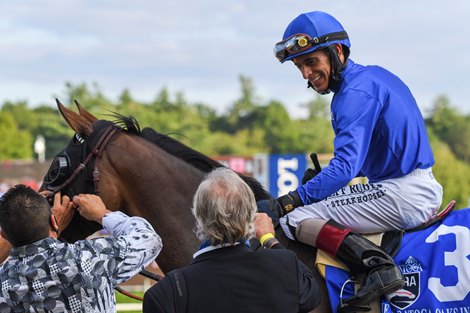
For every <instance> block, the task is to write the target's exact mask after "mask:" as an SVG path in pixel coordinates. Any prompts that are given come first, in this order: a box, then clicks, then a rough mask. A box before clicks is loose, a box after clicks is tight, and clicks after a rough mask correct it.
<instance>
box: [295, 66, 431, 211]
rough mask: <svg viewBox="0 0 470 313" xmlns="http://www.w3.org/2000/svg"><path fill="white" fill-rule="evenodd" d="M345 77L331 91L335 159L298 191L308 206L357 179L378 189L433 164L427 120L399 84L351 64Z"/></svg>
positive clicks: (381, 70)
mask: <svg viewBox="0 0 470 313" xmlns="http://www.w3.org/2000/svg"><path fill="white" fill-rule="evenodd" d="M342 77H343V79H342V80H341V82H340V83H339V84H338V86H336V90H332V91H333V92H334V96H333V100H332V103H331V122H332V126H333V130H334V132H335V134H336V137H335V140H334V157H333V159H332V160H331V161H330V163H329V165H328V166H326V167H325V168H324V169H323V170H322V171H321V172H320V173H319V174H318V175H317V176H315V177H314V178H313V179H311V180H310V181H308V182H307V183H306V184H304V185H302V186H300V187H298V188H297V192H298V193H299V195H300V198H301V200H302V201H303V203H304V204H309V203H314V202H318V201H321V200H323V199H325V198H326V197H328V196H330V195H331V194H333V193H335V192H337V191H338V190H339V189H340V188H342V187H344V186H346V185H347V184H348V183H349V182H350V181H351V180H352V179H353V178H354V177H358V176H360V177H363V176H365V177H367V178H368V179H369V182H371V183H374V182H378V181H381V180H384V179H388V178H397V177H401V176H404V175H407V174H409V173H411V172H412V171H413V170H415V169H417V168H422V169H425V168H429V167H431V166H432V165H433V164H434V157H433V153H432V150H431V145H430V143H429V139H428V135H427V132H426V126H425V124H424V119H423V116H422V114H421V112H420V110H419V108H418V105H417V103H416V100H415V99H414V97H413V95H412V94H411V91H410V90H409V89H408V87H407V86H406V85H405V84H404V83H403V82H402V81H401V80H400V78H398V77H397V76H395V75H394V74H392V73H390V72H389V71H387V70H385V69H384V68H381V67H379V66H363V65H360V64H356V63H354V62H353V61H352V60H348V63H347V65H346V68H345V69H344V71H343V73H342Z"/></svg>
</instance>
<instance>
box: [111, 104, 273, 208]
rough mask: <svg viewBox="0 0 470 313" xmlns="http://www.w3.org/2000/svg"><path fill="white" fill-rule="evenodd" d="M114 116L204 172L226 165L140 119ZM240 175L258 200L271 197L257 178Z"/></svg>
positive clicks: (124, 124) (118, 122) (120, 122)
mask: <svg viewBox="0 0 470 313" xmlns="http://www.w3.org/2000/svg"><path fill="white" fill-rule="evenodd" d="M113 116H114V117H115V118H116V120H115V121H114V122H115V123H116V124H117V125H119V126H121V127H123V129H125V130H126V131H127V132H130V133H133V134H135V135H137V136H139V137H142V138H143V139H145V140H147V141H149V142H152V143H153V144H155V145H157V146H158V147H160V148H161V149H163V150H164V151H166V152H168V153H170V154H171V155H173V156H175V157H177V158H179V159H181V160H183V161H185V162H186V163H188V164H191V165H192V166H194V167H196V168H197V169H199V170H200V171H202V172H204V173H209V172H210V171H212V170H213V169H215V168H217V167H224V165H223V164H221V163H219V162H217V161H216V160H214V159H211V158H209V157H208V156H206V155H204V154H202V153H201V152H199V151H196V150H194V149H192V148H190V147H188V146H186V145H185V144H183V143H181V142H179V141H177V140H175V139H173V138H171V137H170V136H168V135H165V134H162V133H159V132H157V131H155V130H154V129H152V128H150V127H145V128H144V129H141V128H140V125H139V123H138V121H137V120H136V119H135V118H134V117H132V116H123V115H121V114H118V113H114V114H113ZM238 175H240V177H241V178H242V179H243V180H244V181H245V182H246V183H247V184H248V186H250V188H251V189H252V190H253V193H254V194H255V198H256V200H257V201H258V200H262V199H269V198H271V196H270V194H269V193H268V192H267V191H266V190H265V189H264V188H263V186H262V185H261V184H260V183H259V182H258V181H257V180H256V179H254V178H252V177H248V176H245V175H242V174H238Z"/></svg>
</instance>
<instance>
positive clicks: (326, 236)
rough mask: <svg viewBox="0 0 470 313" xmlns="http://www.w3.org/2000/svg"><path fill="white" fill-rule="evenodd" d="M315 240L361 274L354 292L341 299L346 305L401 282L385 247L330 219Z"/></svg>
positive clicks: (363, 301)
mask: <svg viewBox="0 0 470 313" xmlns="http://www.w3.org/2000/svg"><path fill="white" fill-rule="evenodd" d="M316 244H317V248H319V249H322V250H324V251H326V252H328V253H330V254H332V255H333V256H335V257H336V258H337V259H338V260H340V261H341V262H343V263H344V264H345V265H346V266H347V267H348V268H349V269H350V271H351V273H352V274H353V275H354V276H356V277H358V278H360V277H364V278H363V280H362V283H361V286H360V288H359V290H358V291H357V293H356V295H354V296H352V297H350V298H348V299H346V300H344V301H343V303H346V304H348V305H350V306H359V305H368V304H370V303H371V302H372V301H374V300H375V299H377V298H379V297H380V296H381V295H384V294H388V293H391V292H393V291H396V290H398V289H400V288H402V287H403V286H404V285H405V280H404V278H403V275H402V273H401V271H400V269H399V268H398V266H397V265H396V264H395V262H394V261H393V259H392V258H391V257H390V256H389V255H388V254H387V253H386V252H385V251H383V250H382V249H381V248H380V247H378V246H377V245H375V244H374V243H373V242H371V241H370V240H368V239H366V238H364V237H363V236H361V235H358V234H355V233H353V232H351V230H350V229H348V228H345V227H343V226H341V225H339V224H338V223H336V222H334V221H333V220H329V221H328V222H327V223H326V224H325V225H324V226H323V228H322V229H321V230H320V233H319V234H318V237H317V240H316Z"/></svg>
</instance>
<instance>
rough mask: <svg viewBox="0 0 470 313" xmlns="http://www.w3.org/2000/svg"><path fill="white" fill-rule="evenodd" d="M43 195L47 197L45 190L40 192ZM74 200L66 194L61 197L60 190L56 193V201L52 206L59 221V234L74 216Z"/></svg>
mask: <svg viewBox="0 0 470 313" xmlns="http://www.w3.org/2000/svg"><path fill="white" fill-rule="evenodd" d="M40 194H42V195H43V196H45V197H47V196H48V195H47V194H46V193H45V192H40ZM73 206H74V204H73V202H72V201H70V198H69V197H68V196H66V195H64V196H62V197H61V194H60V192H57V193H56V194H55V195H54V202H53V205H52V208H51V211H52V214H53V215H54V218H55V221H56V223H57V227H58V229H57V230H56V231H57V235H60V233H61V232H62V231H63V230H64V229H65V228H66V227H67V226H68V225H69V224H70V222H71V221H72V218H73V213H74V212H73Z"/></svg>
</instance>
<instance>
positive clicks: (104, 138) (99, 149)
mask: <svg viewBox="0 0 470 313" xmlns="http://www.w3.org/2000/svg"><path fill="white" fill-rule="evenodd" d="M119 131H121V128H120V127H118V126H116V125H110V126H108V128H106V129H105V130H104V132H103V134H102V135H101V137H100V138H99V139H98V141H97V143H96V145H95V147H93V150H91V151H90V153H88V155H87V157H86V158H85V160H84V161H83V162H82V163H80V164H79V165H78V166H77V167H76V168H75V170H74V171H73V173H72V175H71V176H70V177H69V178H67V180H66V181H65V182H63V183H62V184H60V185H59V186H56V187H52V188H50V189H49V188H48V190H49V191H51V192H52V195H54V194H56V193H57V192H59V191H62V190H63V189H64V188H65V187H67V186H68V185H70V184H71V183H72V181H73V180H74V179H75V178H76V177H77V176H78V175H79V174H80V173H81V172H82V171H83V170H84V169H85V168H86V167H87V165H88V163H89V162H90V161H92V160H93V159H95V165H94V167H93V184H94V187H95V194H96V195H99V193H100V190H99V181H100V171H99V168H98V165H99V162H100V160H101V157H102V156H103V151H104V149H105V148H106V145H107V144H108V143H109V141H110V140H111V139H112V138H113V136H114V135H115V134H116V133H118V132H119ZM50 197H52V196H50ZM139 274H140V275H142V276H145V277H147V278H150V279H153V280H155V281H157V282H158V281H160V280H162V279H163V277H162V276H160V275H158V274H154V273H152V272H149V271H147V270H145V269H143V270H142V271H141V272H140V273H139ZM114 289H115V290H117V291H118V292H120V293H122V294H123V295H126V296H128V297H130V298H133V299H136V300H139V301H143V298H142V297H139V296H137V295H134V294H132V293H130V292H128V291H126V290H124V289H123V288H122V287H120V286H116V287H114Z"/></svg>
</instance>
